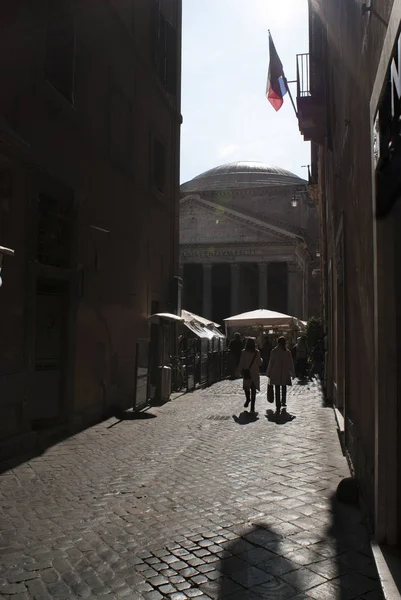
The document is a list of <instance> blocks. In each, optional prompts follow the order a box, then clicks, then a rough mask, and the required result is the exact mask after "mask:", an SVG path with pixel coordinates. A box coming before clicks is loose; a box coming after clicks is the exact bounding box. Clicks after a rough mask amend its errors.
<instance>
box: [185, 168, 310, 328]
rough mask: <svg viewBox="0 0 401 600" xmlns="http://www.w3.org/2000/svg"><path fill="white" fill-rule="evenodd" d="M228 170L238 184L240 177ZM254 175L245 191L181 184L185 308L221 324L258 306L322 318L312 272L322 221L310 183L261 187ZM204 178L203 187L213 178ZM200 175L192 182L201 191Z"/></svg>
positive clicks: (202, 179) (228, 182) (243, 189)
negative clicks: (310, 194) (309, 190)
mask: <svg viewBox="0 0 401 600" xmlns="http://www.w3.org/2000/svg"><path fill="white" fill-rule="evenodd" d="M234 164H235V165H238V163H234ZM241 164H242V163H241ZM244 165H245V166H246V167H247V168H248V164H247V163H244ZM227 167H228V169H227V170H228V172H229V174H228V176H227V177H228V181H227V186H230V185H232V184H233V182H232V181H231V180H230V177H233V178H235V177H236V175H235V172H233V173H231V174H230V168H231V167H230V165H228V166H227ZM249 168H250V167H249ZM266 169H267V171H268V167H267V166H266ZM207 177H208V176H207V174H206V179H207ZM249 177H250V183H249V186H248V187H246V183H244V187H241V189H234V188H233V187H232V188H230V187H228V188H227V189H225V190H221V189H219V190H210V189H208V190H202V189H201V190H199V191H196V189H195V191H190V192H186V187H188V184H184V186H182V187H181V207H180V268H181V276H182V278H183V282H184V293H183V305H184V307H185V308H187V309H188V310H192V311H194V312H198V313H201V314H203V315H204V316H205V317H208V318H211V319H213V320H215V321H217V322H221V321H222V319H224V318H226V317H229V316H230V315H233V314H238V313H240V312H245V311H247V310H253V309H256V308H268V309H271V310H277V311H279V312H283V313H286V314H292V315H295V316H297V317H298V318H301V319H307V318H308V317H309V316H311V315H316V314H318V311H319V308H320V306H319V283H318V281H317V280H316V277H312V271H313V270H314V268H316V266H317V265H316V258H315V256H316V248H317V247H318V222H317V211H316V206H315V204H314V203H313V201H312V200H311V199H310V198H309V197H308V195H307V193H306V185H305V184H306V182H305V181H303V180H302V179H299V178H298V181H297V183H296V184H294V183H292V184H289V185H285V184H283V185H276V186H274V185H273V186H272V185H269V184H268V182H267V183H266V184H265V186H263V187H253V185H252V173H249ZM293 177H294V178H295V176H293ZM200 178H201V180H200V181H199V187H203V186H204V185H205V183H204V180H205V178H202V176H200ZM197 179H199V178H195V179H194V180H192V182H189V183H190V184H191V183H192V187H194V188H196V186H197V184H198V182H197ZM294 194H296V195H297V198H298V200H297V206H296V207H293V206H292V205H291V201H292V199H293V197H294Z"/></svg>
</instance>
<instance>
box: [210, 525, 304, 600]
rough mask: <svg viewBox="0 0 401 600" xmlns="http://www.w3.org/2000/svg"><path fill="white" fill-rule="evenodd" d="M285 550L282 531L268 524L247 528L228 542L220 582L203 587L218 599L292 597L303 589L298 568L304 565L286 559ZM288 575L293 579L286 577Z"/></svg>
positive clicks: (237, 599)
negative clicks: (299, 583)
mask: <svg viewBox="0 0 401 600" xmlns="http://www.w3.org/2000/svg"><path fill="white" fill-rule="evenodd" d="M282 544H283V547H282ZM285 551H286V548H285V542H284V540H283V539H282V538H281V536H280V534H279V532H278V531H277V532H276V531H275V530H274V529H271V528H270V527H269V526H268V525H267V524H264V523H261V524H260V525H259V526H251V527H249V528H246V527H244V529H243V531H241V536H240V537H237V538H236V539H235V540H233V541H232V542H229V543H228V544H227V545H224V555H223V556H222V557H221V559H220V564H219V566H218V569H219V572H220V578H219V579H218V581H210V582H208V584H206V585H204V586H201V589H202V591H203V592H204V593H206V594H207V595H210V596H211V597H212V598H216V599H217V598H222V599H223V598H230V600H255V599H258V600H262V598H277V599H278V600H279V599H287V598H288V599H289V598H292V597H293V596H295V595H296V594H297V592H298V591H299V590H297V583H298V576H297V569H299V567H300V565H298V564H294V563H293V562H292V561H291V560H290V559H288V558H285V557H284V556H283V554H284V553H285ZM287 574H288V577H289V581H286V580H285V578H286V577H287ZM290 575H291V577H290ZM313 575H314V574H313ZM299 587H301V586H299Z"/></svg>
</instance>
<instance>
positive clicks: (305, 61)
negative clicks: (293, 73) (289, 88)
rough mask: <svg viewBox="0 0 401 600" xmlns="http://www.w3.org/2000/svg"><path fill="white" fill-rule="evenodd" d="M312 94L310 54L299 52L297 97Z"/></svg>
mask: <svg viewBox="0 0 401 600" xmlns="http://www.w3.org/2000/svg"><path fill="white" fill-rule="evenodd" d="M310 95H311V93H310V68H309V54H297V98H304V97H305V96H310Z"/></svg>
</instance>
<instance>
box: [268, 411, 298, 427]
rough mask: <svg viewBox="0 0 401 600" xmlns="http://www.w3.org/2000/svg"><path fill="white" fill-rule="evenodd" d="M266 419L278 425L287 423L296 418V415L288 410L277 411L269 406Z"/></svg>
mask: <svg viewBox="0 0 401 600" xmlns="http://www.w3.org/2000/svg"><path fill="white" fill-rule="evenodd" d="M265 416H266V419H267V420H268V421H270V422H271V423H276V425H285V424H286V423H290V422H291V421H293V420H294V419H296V416H295V415H292V414H291V413H289V412H287V411H286V410H283V411H281V412H280V413H277V412H276V411H274V410H272V409H271V408H268V409H267V411H266V415H265Z"/></svg>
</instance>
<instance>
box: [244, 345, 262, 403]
mask: <svg viewBox="0 0 401 600" xmlns="http://www.w3.org/2000/svg"><path fill="white" fill-rule="evenodd" d="M261 364H262V359H261V357H260V352H259V350H258V349H257V348H256V344H255V338H251V337H249V338H247V340H246V342H245V348H244V349H243V351H242V354H241V360H240V363H239V367H240V370H241V372H242V376H243V389H244V392H245V397H246V402H245V404H244V406H245V408H246V407H247V406H249V403H251V412H255V401H256V390H260V375H259V370H260V365H261Z"/></svg>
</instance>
